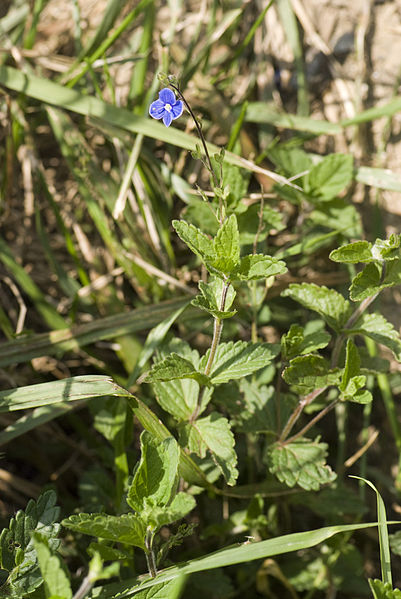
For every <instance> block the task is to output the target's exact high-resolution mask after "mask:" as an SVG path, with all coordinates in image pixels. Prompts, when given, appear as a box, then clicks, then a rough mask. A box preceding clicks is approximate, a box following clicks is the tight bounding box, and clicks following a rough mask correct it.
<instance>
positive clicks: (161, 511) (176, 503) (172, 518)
mask: <svg viewBox="0 0 401 599" xmlns="http://www.w3.org/2000/svg"><path fill="white" fill-rule="evenodd" d="M195 507H196V501H195V499H194V497H193V496H192V495H189V494H188V493H178V494H177V495H175V497H174V499H173V501H172V502H171V503H170V504H169V505H168V506H163V507H158V506H155V507H152V509H151V510H149V509H148V510H147V512H146V522H147V525H148V526H151V527H152V528H153V529H159V528H161V527H162V526H167V525H168V524H172V523H173V522H176V521H177V520H181V518H184V517H185V516H186V515H187V514H189V512H191V511H192V510H193V509H194V508H195Z"/></svg>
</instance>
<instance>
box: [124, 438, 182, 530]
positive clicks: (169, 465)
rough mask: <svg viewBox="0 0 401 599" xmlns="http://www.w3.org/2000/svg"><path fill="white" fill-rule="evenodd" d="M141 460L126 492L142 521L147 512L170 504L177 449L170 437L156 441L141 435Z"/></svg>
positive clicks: (174, 441) (177, 456)
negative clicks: (154, 507) (149, 509)
mask: <svg viewBox="0 0 401 599" xmlns="http://www.w3.org/2000/svg"><path fill="white" fill-rule="evenodd" d="M141 452H142V453H141V460H140V463H139V466H138V468H137V469H136V471H135V474H134V478H133V480H132V483H131V486H130V488H129V490H128V496H127V503H128V505H129V506H130V507H132V509H134V510H135V511H137V512H138V513H139V514H140V515H141V517H142V518H145V517H146V516H145V514H146V513H147V509H148V508H151V507H153V506H156V507H163V506H166V505H168V504H169V503H170V500H171V498H172V496H173V495H174V493H175V491H176V487H177V483H178V462H179V457H180V450H179V447H178V444H177V441H176V440H175V439H174V437H168V438H167V439H164V440H163V441H159V440H157V439H156V438H155V437H154V436H152V435H151V434H150V433H148V432H147V431H143V433H142V434H141Z"/></svg>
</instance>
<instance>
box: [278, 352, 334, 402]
mask: <svg viewBox="0 0 401 599" xmlns="http://www.w3.org/2000/svg"><path fill="white" fill-rule="evenodd" d="M340 376H341V373H340V371H339V369H338V368H334V369H333V368H330V366H329V363H328V362H327V360H325V359H324V358H323V357H322V356H315V355H307V356H298V357H297V358H293V359H292V360H291V362H290V365H289V366H287V368H286V369H285V370H284V372H283V378H284V380H285V381H286V382H287V383H288V384H289V385H294V386H295V387H296V388H297V389H299V390H300V392H301V393H302V394H306V393H309V392H310V391H313V390H315V389H320V388H321V387H327V386H329V385H335V384H336V383H338V382H339V380H340Z"/></svg>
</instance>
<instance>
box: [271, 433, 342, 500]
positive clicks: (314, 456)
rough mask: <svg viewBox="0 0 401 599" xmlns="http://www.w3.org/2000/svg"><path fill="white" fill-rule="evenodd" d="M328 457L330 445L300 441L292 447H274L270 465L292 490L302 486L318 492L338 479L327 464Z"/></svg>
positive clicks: (281, 480) (272, 447) (280, 445)
mask: <svg viewBox="0 0 401 599" xmlns="http://www.w3.org/2000/svg"><path fill="white" fill-rule="evenodd" d="M326 455H327V444H326V443H319V439H316V440H315V441H311V440H310V439H304V438H300V439H297V440H296V441H293V442H292V443H288V444H278V443H277V444H275V445H271V446H270V447H269V449H268V452H267V464H268V467H269V470H270V472H271V473H272V474H275V475H276V476H277V478H278V479H279V481H280V482H282V483H285V484H286V485H288V486H289V487H294V486H295V485H298V486H300V487H302V489H305V490H306V491H318V490H319V489H320V487H321V486H322V485H325V484H327V483H330V482H332V481H333V480H335V478H336V474H335V473H334V472H333V471H332V470H331V468H330V466H328V465H327V464H326Z"/></svg>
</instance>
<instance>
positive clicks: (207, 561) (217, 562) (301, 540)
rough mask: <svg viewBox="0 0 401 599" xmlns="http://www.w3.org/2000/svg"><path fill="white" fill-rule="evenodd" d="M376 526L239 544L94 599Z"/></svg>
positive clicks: (124, 598)
mask: <svg viewBox="0 0 401 599" xmlns="http://www.w3.org/2000/svg"><path fill="white" fill-rule="evenodd" d="M377 524H378V523H377V522H371V523H367V524H342V525H337V526H327V527H325V528H319V529H317V530H310V531H307V532H298V533H293V534H289V535H284V536H281V537H276V538H275V539H267V540H266V541H260V542H258V543H251V544H245V543H244V544H243V545H241V546H239V547H238V545H235V546H232V547H228V548H227V549H222V550H221V551H216V552H215V553H211V554H210V555H207V556H205V557H201V558H198V559H194V560H190V561H188V562H185V563H184V564H182V565H177V566H173V567H172V568H168V569H167V570H165V571H163V572H160V574H158V575H157V576H156V577H155V578H152V579H150V580H146V581H145V582H143V583H140V582H139V581H138V580H137V581H135V580H133V581H131V584H130V583H129V582H128V581H126V582H125V583H124V584H121V583H117V584H112V585H110V586H109V587H107V586H106V587H103V589H96V590H95V591H94V593H93V597H94V599H95V598H96V599H111V598H112V597H114V596H115V594H117V593H121V595H120V594H119V595H118V596H119V599H127V598H128V597H133V596H134V595H135V594H136V593H138V592H139V591H141V590H143V589H145V588H149V587H152V586H154V585H156V584H160V583H162V582H166V581H168V580H172V579H174V578H176V577H177V576H182V575H186V574H191V573H193V572H203V571H205V570H212V569H214V568H222V567H224V566H231V565H233V564H239V563H241V562H250V561H252V560H256V559H264V558H267V557H272V556H275V555H282V554H284V553H290V552H292V551H300V550H303V549H307V548H309V547H315V545H318V544H319V543H322V542H323V541H327V540H328V539H330V538H331V537H333V536H334V535H336V534H338V533H341V532H353V531H354V530H362V529H364V528H371V527H373V526H377ZM135 583H136V584H135Z"/></svg>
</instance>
